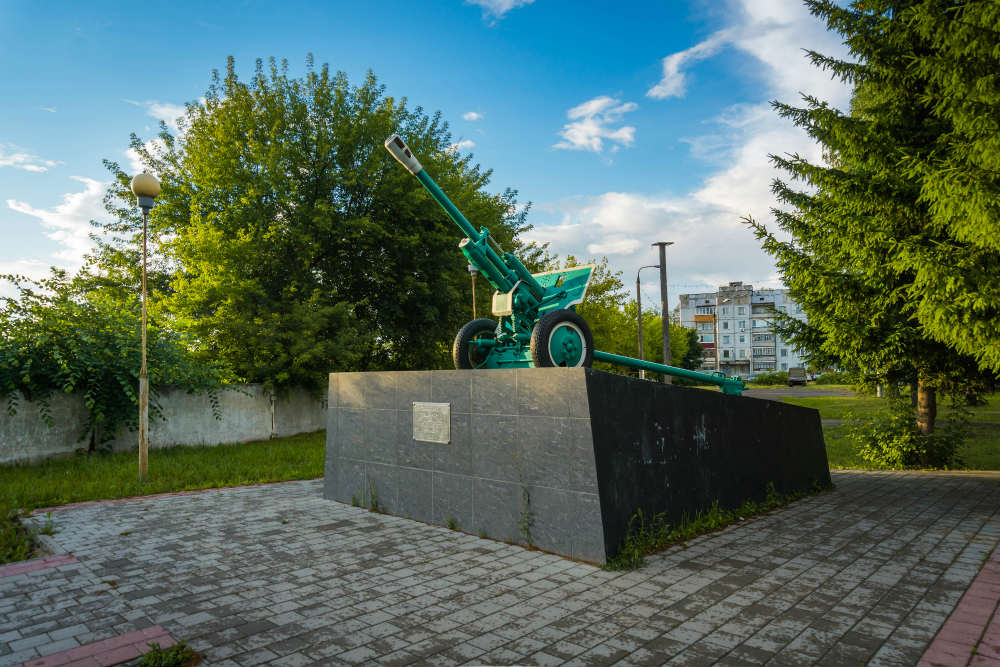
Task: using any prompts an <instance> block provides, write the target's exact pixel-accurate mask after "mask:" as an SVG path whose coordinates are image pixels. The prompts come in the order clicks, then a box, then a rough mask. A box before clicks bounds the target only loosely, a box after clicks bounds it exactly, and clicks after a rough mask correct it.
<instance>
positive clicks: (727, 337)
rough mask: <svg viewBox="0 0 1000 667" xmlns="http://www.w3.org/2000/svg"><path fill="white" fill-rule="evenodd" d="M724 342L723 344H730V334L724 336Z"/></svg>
mask: <svg viewBox="0 0 1000 667" xmlns="http://www.w3.org/2000/svg"><path fill="white" fill-rule="evenodd" d="M722 344H723V345H729V336H723V337H722Z"/></svg>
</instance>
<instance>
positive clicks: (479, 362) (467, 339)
mask: <svg viewBox="0 0 1000 667" xmlns="http://www.w3.org/2000/svg"><path fill="white" fill-rule="evenodd" d="M496 337H497V323H496V322H494V321H493V320H490V319H487V318H480V319H478V320H472V321H471V322H468V323H467V324H466V325H465V326H463V327H462V328H461V329H459V330H458V335H457V336H455V343H454V344H453V345H452V346H451V358H452V360H453V361H454V362H455V368H457V369H458V370H465V369H470V368H484V367H485V366H486V360H487V359H488V358H489V356H490V352H491V351H492V350H493V346H492V345H480V344H478V343H479V341H486V340H489V341H493V340H496Z"/></svg>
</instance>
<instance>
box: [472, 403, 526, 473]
mask: <svg viewBox="0 0 1000 667" xmlns="http://www.w3.org/2000/svg"><path fill="white" fill-rule="evenodd" d="M517 419H518V418H517V417H516V416H514V415H482V414H476V413H473V414H472V415H471V416H470V423H471V445H472V472H473V473H474V474H475V475H476V476H478V477H486V478H489V479H496V480H502V481H507V482H517V481H518V480H519V478H520V474H519V471H518V460H517V458H518V455H519V453H518V446H517Z"/></svg>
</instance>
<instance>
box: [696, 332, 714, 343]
mask: <svg viewBox="0 0 1000 667" xmlns="http://www.w3.org/2000/svg"><path fill="white" fill-rule="evenodd" d="M698 342H700V343H714V342H715V336H714V335H713V334H702V335H700V336H698Z"/></svg>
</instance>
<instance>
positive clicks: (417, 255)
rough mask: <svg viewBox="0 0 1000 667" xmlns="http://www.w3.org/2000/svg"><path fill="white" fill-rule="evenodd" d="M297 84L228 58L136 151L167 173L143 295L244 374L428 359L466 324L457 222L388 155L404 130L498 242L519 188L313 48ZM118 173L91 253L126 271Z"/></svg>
mask: <svg viewBox="0 0 1000 667" xmlns="http://www.w3.org/2000/svg"><path fill="white" fill-rule="evenodd" d="M307 66H308V72H307V74H306V75H305V76H304V77H302V78H292V77H290V76H289V75H288V71H287V63H284V62H283V63H281V65H280V66H279V65H278V64H277V63H276V62H275V61H274V59H271V61H270V63H269V66H268V67H267V68H265V66H264V63H263V62H261V61H259V60H258V61H257V67H256V72H255V74H254V76H253V77H252V78H251V79H249V80H247V81H243V80H241V79H240V78H239V77H238V76H237V74H236V70H235V63H234V61H233V59H232V58H230V59H229V61H228V63H227V67H226V71H225V74H224V75H220V74H219V73H215V74H214V75H213V79H212V83H211V85H210V86H209V89H208V91H207V93H206V95H205V101H204V104H190V105H188V107H187V113H186V117H185V118H184V119H183V120H182V122H181V124H180V130H181V131H180V132H179V133H178V134H177V136H174V135H172V134H171V133H170V132H168V131H167V128H166V126H165V125H161V131H160V135H159V142H158V143H157V142H153V143H150V144H144V143H143V142H142V140H141V139H139V138H138V137H136V136H135V135H133V136H132V140H131V145H132V148H133V149H134V150H135V152H136V153H137V154H138V155H139V157H140V158H141V160H142V162H143V164H144V165H145V167H146V169H147V170H148V171H150V172H151V173H154V174H156V175H157V176H158V177H159V178H160V180H161V183H162V186H163V188H162V193H161V194H160V196H159V198H158V200H157V206H156V207H155V208H154V209H153V211H152V214H151V216H150V224H151V226H152V230H153V238H154V247H155V251H156V256H157V257H156V266H157V268H158V275H157V276H154V278H153V279H152V283H153V285H154V287H153V296H152V297H151V299H152V300H153V301H158V302H160V305H161V307H162V308H163V310H164V311H165V314H166V315H168V316H169V317H171V318H172V319H173V321H174V323H175V326H176V328H177V329H178V330H183V331H187V332H190V333H191V334H192V336H193V337H194V339H195V340H196V341H197V346H198V353H199V354H200V355H201V356H202V357H203V358H206V359H218V360H224V361H225V362H226V363H228V364H229V365H231V366H232V368H233V370H234V372H235V373H236V374H237V375H238V376H239V377H241V378H243V379H245V380H247V381H250V382H263V383H265V384H268V385H270V386H274V387H287V386H292V385H300V386H301V385H306V386H310V385H311V386H314V387H318V386H320V384H321V382H322V378H323V376H324V375H325V374H326V373H329V372H331V371H342V370H367V369H376V368H429V367H438V366H441V365H443V364H444V363H445V360H446V359H447V353H446V352H447V346H446V345H444V344H442V341H450V340H451V338H452V337H453V336H454V333H455V331H456V330H457V329H458V327H459V326H460V325H461V324H462V323H464V321H465V320H467V319H468V314H467V312H466V307H465V299H464V298H463V296H464V294H466V293H467V289H468V287H467V285H468V274H467V272H466V264H465V261H464V258H463V256H462V255H461V253H460V251H459V250H458V249H457V247H456V246H457V244H458V241H459V240H460V236H461V234H460V232H459V230H458V229H457V228H456V227H455V226H454V223H452V222H451V221H450V220H449V219H448V218H447V217H446V215H445V213H444V212H443V211H442V210H441V209H440V208H439V207H438V205H437V204H436V203H435V202H434V201H433V200H432V199H431V198H430V197H429V196H428V195H427V193H426V192H425V191H424V189H423V188H422V187H421V186H420V184H419V182H418V181H417V180H416V179H415V178H413V177H412V176H411V175H410V174H408V173H407V172H406V171H405V170H403V169H401V168H400V167H399V165H398V164H396V162H395V161H394V160H393V159H392V157H391V156H390V155H389V153H388V152H387V151H386V150H385V149H384V148H383V145H382V143H383V141H384V140H385V138H386V137H388V136H389V135H391V134H392V133H393V132H399V133H400V134H401V135H403V136H404V137H405V138H406V141H407V143H408V144H409V145H410V147H411V148H412V149H413V150H414V151H415V152H416V154H417V155H418V156H419V158H420V160H421V162H422V164H423V165H424V166H425V167H426V168H427V169H428V171H429V173H431V174H433V176H434V178H435V180H436V181H437V182H438V183H439V184H440V185H441V187H442V189H443V190H444V191H445V192H447V193H448V196H449V197H450V198H451V199H452V200H453V201H454V202H455V204H456V205H457V206H458V208H459V209H460V210H462V211H463V213H464V214H465V215H466V216H467V217H468V218H469V219H470V220H472V221H473V222H474V223H475V224H477V225H484V226H486V227H488V228H489V229H490V231H491V232H492V234H493V235H494V237H495V238H496V239H497V240H498V241H499V242H500V243H502V244H505V245H507V246H508V247H514V248H519V247H521V244H520V243H519V241H518V239H517V236H518V234H519V233H521V232H522V231H524V230H525V229H527V228H528V226H527V224H526V223H525V216H526V213H527V208H526V207H524V208H521V207H518V206H516V193H515V192H514V191H512V190H507V191H505V192H503V193H501V194H490V193H488V192H487V191H486V190H485V188H486V186H487V184H488V183H489V178H490V172H489V171H488V170H483V169H481V168H480V167H479V166H478V165H476V164H473V163H472V159H471V156H469V155H461V154H459V153H458V152H457V151H456V150H455V149H454V148H453V147H452V146H451V135H450V133H449V131H448V124H447V123H445V122H442V120H441V118H440V114H439V113H438V114H434V115H430V116H429V115H427V114H426V113H424V112H423V110H422V109H421V108H420V107H417V108H415V109H410V108H409V107H408V106H407V103H406V100H405V99H400V100H396V99H394V98H392V97H387V96H386V95H385V89H384V87H383V86H381V85H380V84H379V83H378V81H377V80H376V78H375V76H374V75H373V74H371V73H369V74H368V76H367V77H366V78H365V80H364V81H363V82H362V84H361V85H360V86H352V85H350V84H349V82H348V80H347V77H346V75H344V74H343V73H336V74H332V73H331V72H330V71H329V69H328V67H327V66H326V65H324V66H322V67H321V68H320V69H319V70H318V71H317V70H316V69H315V68H314V67H313V64H312V60H311V58H310V59H309V61H308V62H307ZM106 164H107V166H108V168H109V169H110V170H111V171H112V172H113V173H114V175H115V182H114V184H113V185H112V186H111V188H110V190H109V191H108V194H107V197H106V205H107V208H108V210H109V211H110V212H111V213H112V214H113V215H114V216H115V218H116V221H115V222H114V223H113V224H111V225H108V230H109V231H111V232H113V233H115V234H117V235H118V236H117V237H116V238H115V239H114V240H112V241H110V242H107V243H105V244H103V246H102V247H101V250H100V252H99V256H100V264H101V266H102V267H103V268H105V269H107V270H108V271H110V272H112V273H115V274H117V275H120V276H121V277H122V279H123V280H130V281H133V282H134V281H135V280H136V278H135V275H134V268H133V267H134V266H135V261H134V256H133V253H134V251H133V250H131V248H134V247H135V240H134V239H135V235H136V233H137V230H139V229H140V228H141V227H140V225H141V218H140V217H139V215H138V213H137V210H136V209H135V206H134V198H133V197H132V196H131V193H130V192H129V191H128V187H127V186H128V180H129V175H128V174H126V173H125V172H124V171H123V170H122V169H121V168H120V167H119V165H117V164H115V163H111V162H108V163H106Z"/></svg>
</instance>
